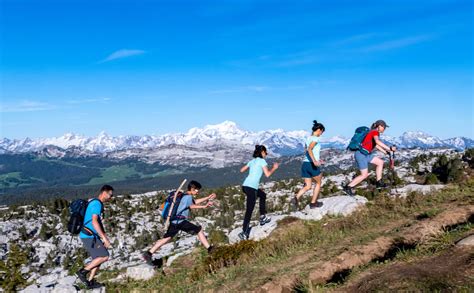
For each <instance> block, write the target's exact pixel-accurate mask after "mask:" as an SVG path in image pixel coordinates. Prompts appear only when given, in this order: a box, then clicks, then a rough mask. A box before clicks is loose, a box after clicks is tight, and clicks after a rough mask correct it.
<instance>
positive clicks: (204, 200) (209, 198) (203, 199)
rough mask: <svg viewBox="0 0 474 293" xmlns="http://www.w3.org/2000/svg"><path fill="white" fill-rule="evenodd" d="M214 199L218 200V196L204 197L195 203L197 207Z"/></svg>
mask: <svg viewBox="0 0 474 293" xmlns="http://www.w3.org/2000/svg"><path fill="white" fill-rule="evenodd" d="M214 198H216V194H215V193H213V194H210V195H209V196H206V197H203V198H199V199H196V200H195V201H194V203H195V204H197V205H199V204H201V203H203V202H206V201H208V200H212V199H214Z"/></svg>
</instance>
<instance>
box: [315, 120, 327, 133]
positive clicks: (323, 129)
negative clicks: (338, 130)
mask: <svg viewBox="0 0 474 293" xmlns="http://www.w3.org/2000/svg"><path fill="white" fill-rule="evenodd" d="M318 129H320V130H321V131H323V132H324V131H326V128H325V127H324V125H323V124H322V123H319V122H318V121H317V120H313V128H312V130H313V132H315V131H316V130H318Z"/></svg>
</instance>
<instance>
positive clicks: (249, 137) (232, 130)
mask: <svg viewBox="0 0 474 293" xmlns="http://www.w3.org/2000/svg"><path fill="white" fill-rule="evenodd" d="M308 135H309V133H308V132H307V131H284V130H282V129H276V130H267V131H259V132H251V131H246V130H243V129H241V128H239V127H238V126H237V124H236V123H234V122H232V121H225V122H223V123H221V124H217V125H208V126H205V127H204V128H192V129H190V130H189V131H188V132H186V133H178V134H165V135H160V136H152V135H145V136H133V135H128V136H117V137H113V136H110V135H108V134H107V133H105V132H101V133H99V135H98V136H96V137H86V136H81V135H76V134H73V133H66V134H64V135H63V136H60V137H53V138H40V139H30V138H25V139H20V140H19V139H13V140H11V139H8V138H3V139H1V140H0V153H8V152H9V153H27V152H41V151H47V153H48V154H49V155H50V156H59V157H60V156H64V155H66V154H69V155H72V154H74V155H94V154H95V155H105V154H108V153H113V152H115V153H116V152H121V151H122V153H123V151H126V150H134V154H135V155H137V150H147V151H148V152H149V151H150V150H152V149H155V148H160V149H163V147H166V146H171V145H179V146H185V147H190V148H194V149H196V148H208V147H215V146H219V147H221V148H225V149H229V148H230V149H236V148H242V149H245V150H248V149H251V148H252V147H253V145H255V144H264V145H266V146H267V147H268V148H269V149H270V151H271V152H272V153H273V155H276V156H282V155H283V156H284V155H294V154H299V153H302V152H303V151H304V143H305V138H306V137H307V136H308ZM382 139H383V140H384V141H386V142H387V143H389V144H391V145H392V144H393V145H397V146H398V147H399V148H425V149H426V148H441V147H442V148H452V149H465V148H471V147H474V140H472V139H470V138H466V137H456V138H451V139H446V140H442V139H440V138H438V137H435V136H431V135H429V134H426V133H424V132H421V131H416V132H405V133H404V134H403V135H402V136H400V137H398V138H397V137H390V136H382ZM348 143H349V139H348V138H345V137H341V136H334V137H329V138H325V137H323V138H322V140H321V144H322V146H323V147H324V148H337V149H343V148H345V147H346V146H347V144H348ZM51 146H53V147H55V148H51ZM45 148H46V150H45ZM61 149H62V150H64V151H61Z"/></svg>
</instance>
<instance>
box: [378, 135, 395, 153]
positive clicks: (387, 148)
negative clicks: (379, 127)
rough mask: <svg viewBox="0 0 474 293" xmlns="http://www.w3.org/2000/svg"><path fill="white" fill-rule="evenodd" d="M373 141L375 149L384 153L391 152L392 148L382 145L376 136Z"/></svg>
mask: <svg viewBox="0 0 474 293" xmlns="http://www.w3.org/2000/svg"><path fill="white" fill-rule="evenodd" d="M374 140H375V144H376V146H375V147H377V149H380V148H382V149H383V150H384V151H386V152H391V151H392V148H391V147H389V146H387V145H386V144H384V143H383V142H382V141H381V140H380V139H379V137H378V136H374ZM379 147H380V148H379Z"/></svg>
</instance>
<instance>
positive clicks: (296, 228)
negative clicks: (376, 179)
mask: <svg viewBox="0 0 474 293" xmlns="http://www.w3.org/2000/svg"><path fill="white" fill-rule="evenodd" d="M466 204H470V205H472V204H474V179H473V178H471V179H470V180H469V181H468V182H467V183H465V184H462V185H456V186H450V187H449V188H447V189H445V190H443V191H440V192H436V193H434V194H431V195H429V196H422V195H419V194H412V195H410V196H409V197H408V198H407V199H406V200H403V199H390V198H387V197H385V196H379V197H377V198H376V199H375V200H374V201H372V202H370V203H369V204H368V205H367V207H366V208H363V209H362V210H361V211H359V212H357V213H354V214H353V215H351V216H349V217H346V218H325V219H323V220H321V221H318V222H314V221H301V220H297V219H294V220H292V219H287V220H285V221H284V223H280V225H279V226H280V227H279V229H277V230H276V231H275V232H274V233H272V235H271V236H270V237H269V238H267V239H264V240H262V241H258V242H254V241H244V242H240V243H238V244H235V245H227V246H223V247H220V248H219V249H218V250H217V251H216V253H215V254H213V256H212V257H208V256H207V255H206V254H205V252H204V251H203V249H202V248H197V249H196V251H195V252H194V253H193V255H191V256H185V257H182V258H181V259H179V260H178V261H176V262H175V263H174V265H173V266H172V267H171V268H170V271H171V272H172V273H169V274H168V275H167V276H164V275H160V276H157V277H155V278H154V279H152V280H150V281H147V282H128V283H123V284H110V285H109V286H108V288H109V289H110V290H112V291H119V290H120V291H122V290H126V291H128V290H133V289H147V290H149V289H157V290H160V291H161V292H175V291H188V290H189V291H191V290H194V291H204V290H209V289H210V290H218V291H219V290H222V291H239V290H254V289H257V288H260V287H261V286H262V285H264V284H266V283H267V282H269V281H271V280H275V279H279V278H283V277H285V276H286V275H287V274H297V275H298V276H299V277H300V278H301V280H306V279H307V276H308V274H309V273H310V272H311V271H312V270H315V269H317V268H315V267H314V266H313V264H314V263H315V262H318V261H323V260H329V259H331V258H334V257H335V256H337V255H339V254H340V253H342V252H344V251H345V250H347V248H348V247H350V246H352V245H357V244H365V243H368V242H370V241H371V240H373V239H375V238H377V237H379V236H382V235H387V236H393V235H396V233H398V232H399V230H400V228H402V227H409V226H411V225H413V224H415V223H417V222H418V221H420V220H421V219H424V218H429V217H433V216H435V215H436V214H438V213H439V212H441V211H442V210H445V209H449V208H451V207H455V206H462V205H466ZM301 286H302V287H301V289H302V290H303V291H305V290H310V291H313V290H316V291H317V290H319V289H324V288H326V289H328V287H321V288H319V287H316V288H312V287H309V285H307V284H305V283H304V282H302V285H301ZM329 286H330V287H334V286H336V287H337V285H334V284H332V285H329Z"/></svg>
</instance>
